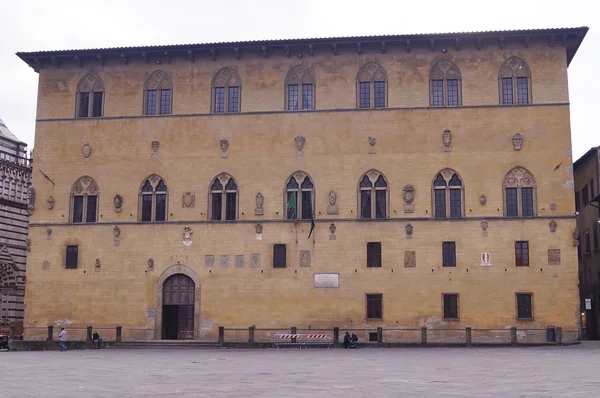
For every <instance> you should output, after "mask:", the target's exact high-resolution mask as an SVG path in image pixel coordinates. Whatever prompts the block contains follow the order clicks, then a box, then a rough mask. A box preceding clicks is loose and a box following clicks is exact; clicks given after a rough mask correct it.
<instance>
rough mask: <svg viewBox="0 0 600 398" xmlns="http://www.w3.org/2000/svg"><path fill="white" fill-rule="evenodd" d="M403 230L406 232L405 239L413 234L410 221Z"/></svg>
mask: <svg viewBox="0 0 600 398" xmlns="http://www.w3.org/2000/svg"><path fill="white" fill-rule="evenodd" d="M404 231H405V232H406V239H411V238H412V234H413V226H412V224H410V223H408V224H406V226H405V227H404Z"/></svg>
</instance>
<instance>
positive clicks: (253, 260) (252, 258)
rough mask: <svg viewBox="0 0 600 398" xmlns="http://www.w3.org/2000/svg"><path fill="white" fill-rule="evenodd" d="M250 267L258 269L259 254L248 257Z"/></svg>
mask: <svg viewBox="0 0 600 398" xmlns="http://www.w3.org/2000/svg"><path fill="white" fill-rule="evenodd" d="M250 266H251V267H260V254H259V253H253V254H251V255H250Z"/></svg>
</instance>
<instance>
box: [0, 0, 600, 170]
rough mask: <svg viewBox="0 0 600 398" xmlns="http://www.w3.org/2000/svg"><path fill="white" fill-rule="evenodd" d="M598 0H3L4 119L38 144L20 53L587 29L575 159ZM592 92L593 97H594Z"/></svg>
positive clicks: (573, 76) (590, 87) (577, 62)
mask: <svg viewBox="0 0 600 398" xmlns="http://www.w3.org/2000/svg"><path fill="white" fill-rule="evenodd" d="M599 4H600V2H597V1H595V0H571V1H568V2H567V1H564V0H562V1H560V0H502V1H498V2H491V1H485V0H452V1H451V0H444V1H441V0H428V1H419V0H416V1H415V0H411V1H407V0H404V1H403V0H390V1H383V0H380V1H364V0H363V1H354V0H346V1H338V0H304V1H302V2H299V1H296V2H293V1H292V2H290V1H280V0H229V1H213V0H211V1H208V0H196V1H194V0H170V1H164V0H163V1H159V0H145V1H141V0H101V1H95V2H92V1H83V0H0V76H2V78H1V79H0V118H1V119H3V120H4V122H5V123H6V124H7V126H8V127H9V128H10V129H11V131H12V132H13V133H14V134H15V135H16V136H17V137H19V139H21V140H22V141H25V142H26V143H28V144H29V147H30V148H31V147H33V140H34V132H35V110H36V95H37V82H38V75H37V74H36V73H35V72H34V71H33V70H32V69H31V68H29V67H28V66H27V65H26V64H25V63H24V62H22V61H21V60H20V59H19V58H17V56H15V52H17V51H37V50H63V49H75V48H97V47H118V46H141V45H156V44H184V43H203V42H218V41H242V40H257V39H287V38H302V37H329V36H356V35H379V34H407V33H441V32H465V31H479V30H508V29H530V28H558V27H578V26H589V27H590V31H589V32H588V34H587V36H586V38H585V40H584V41H583V44H582V46H581V47H580V48H579V51H578V52H577V55H576V56H575V59H574V60H573V62H572V63H571V66H570V67H569V84H570V86H569V91H570V100H571V131H572V137H573V157H574V159H577V158H578V157H579V156H581V155H582V154H583V153H585V152H586V151H587V150H588V149H589V148H590V147H592V146H597V145H600V134H599V132H598V127H597V124H598V123H593V118H594V117H595V116H597V115H596V113H598V112H600V96H599V95H598V93H600V79H599V78H598V77H597V76H595V75H593V74H592V73H597V72H596V70H597V69H598V65H599V63H600V62H599V61H600V51H599V50H600V5H599ZM594 93H596V94H594Z"/></svg>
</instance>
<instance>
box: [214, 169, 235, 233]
mask: <svg viewBox="0 0 600 398" xmlns="http://www.w3.org/2000/svg"><path fill="white" fill-rule="evenodd" d="M209 196H210V200H209V202H208V203H209V206H210V208H209V209H208V214H209V217H210V218H209V219H210V220H213V221H221V220H237V219H238V214H237V213H238V212H237V209H238V199H239V198H238V186H237V184H236V182H235V180H234V179H233V177H232V176H230V175H229V174H226V173H222V174H219V175H218V176H217V177H216V178H215V179H214V180H213V181H212V184H211V185H210V190H209Z"/></svg>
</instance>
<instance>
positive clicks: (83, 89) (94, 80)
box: [76, 73, 104, 117]
mask: <svg viewBox="0 0 600 398" xmlns="http://www.w3.org/2000/svg"><path fill="white" fill-rule="evenodd" d="M76 102H77V109H76V116H77V117H101V116H102V114H103V108H104V83H103V82H102V79H101V78H100V77H98V76H97V75H95V74H93V73H91V74H89V75H85V76H84V77H83V78H82V79H81V80H80V81H79V85H78V86H77V101H76Z"/></svg>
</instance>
